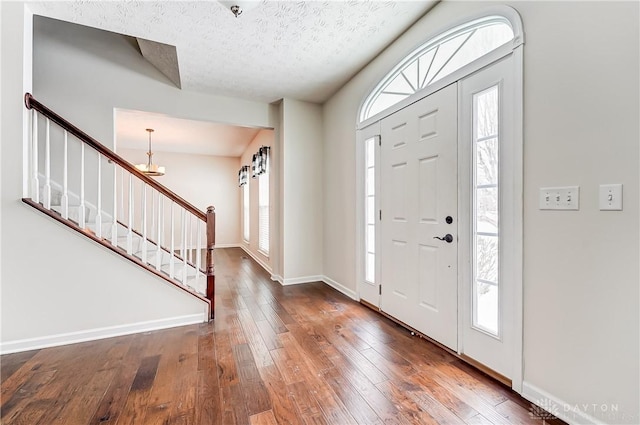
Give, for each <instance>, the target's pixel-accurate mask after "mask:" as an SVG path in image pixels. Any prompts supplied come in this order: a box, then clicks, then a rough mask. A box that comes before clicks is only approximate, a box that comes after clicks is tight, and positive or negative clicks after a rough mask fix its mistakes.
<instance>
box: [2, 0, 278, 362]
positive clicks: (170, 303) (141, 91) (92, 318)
mask: <svg viewBox="0 0 640 425" xmlns="http://www.w3.org/2000/svg"><path fill="white" fill-rule="evenodd" d="M0 7H2V26H1V28H0V31H1V34H2V36H1V40H2V51H1V54H2V64H1V66H2V69H1V71H2V72H1V74H2V77H1V78H2V125H1V128H2V130H1V131H2V133H1V134H2V146H1V149H2V156H1V158H2V170H1V172H2V182H1V184H2V192H1V196H2V220H3V221H2V229H1V234H2V241H1V244H2V249H1V255H2V257H1V263H2V270H1V278H2V282H1V285H2V288H1V289H2V300H1V310H2V312H1V318H2V329H1V330H2V335H1V337H0V338H1V342H2V347H0V350H4V351H6V350H13V349H25V348H29V347H34V346H39V345H44V344H50V343H60V342H63V341H70V340H77V339H82V338H84V337H96V336H104V335H107V334H109V333H111V334H113V333H119V332H120V333H122V332H128V331H131V330H135V329H136V327H137V329H143V328H149V327H161V326H169V325H172V324H176V323H180V322H182V323H185V322H188V321H193V320H201V319H202V318H204V314H203V313H204V305H203V304H202V303H201V302H200V301H198V300H196V299H195V298H192V297H190V296H188V295H186V294H184V293H183V292H182V291H180V290H178V289H175V288H174V287H172V286H170V285H168V284H166V283H164V281H163V280H161V279H158V278H155V277H153V276H152V275H150V274H148V273H146V272H144V271H143V270H139V269H138V268H136V267H135V266H133V265H131V264H129V263H128V262H127V261H126V260H124V259H122V258H121V257H119V256H116V255H114V254H111V253H109V251H106V250H105V249H104V248H102V247H100V246H98V245H96V244H95V243H93V242H91V241H89V240H85V239H83V238H82V237H81V236H79V235H76V234H75V233H74V232H72V231H70V230H67V229H66V228H64V227H61V226H60V225H58V224H57V223H55V222H53V221H52V220H50V219H48V218H46V217H44V216H42V215H41V214H40V213H38V212H36V211H35V210H32V209H30V208H29V207H27V206H25V205H24V204H23V203H22V202H21V201H20V198H21V197H22V196H23V192H22V181H23V179H22V173H23V166H22V161H23V152H22V150H23V143H22V137H23V116H24V115H25V108H24V104H23V94H24V92H25V91H31V92H32V93H34V95H35V96H36V98H38V99H39V100H40V101H42V102H43V103H45V104H47V105H48V106H50V107H52V108H53V109H54V110H56V111H57V112H59V113H60V114H61V115H63V116H65V117H66V118H68V119H69V120H70V121H72V122H73V123H75V124H76V125H77V126H79V127H80V128H82V129H83V130H85V131H86V132H88V133H89V134H90V135H92V136H94V137H95V138H97V139H98V140H100V141H102V142H103V143H104V144H106V145H107V146H112V145H113V137H114V125H113V116H114V108H116V107H120V108H125V109H130V110H143V111H149V112H157V113H165V114H170V115H173V116H177V117H182V118H189V119H198V120H211V121H215V122H222V123H230V124H242V125H248V126H259V127H267V126H271V124H270V123H271V122H272V121H274V122H276V123H277V122H278V118H277V117H275V116H274V115H273V114H272V111H271V109H270V105H269V104H264V103H259V102H251V101H246V100H239V99H232V98H227V97H221V96H208V95H203V94H199V93H192V92H187V91H181V90H179V89H177V88H175V86H172V85H171V84H170V83H169V82H167V81H166V79H165V77H163V76H162V75H160V74H159V72H158V71H157V70H155V68H154V67H153V66H152V65H150V64H148V63H147V62H146V61H144V60H143V59H142V58H141V57H139V54H138V53H137V52H136V51H135V49H133V48H132V47H131V45H130V44H128V43H127V42H126V41H124V40H123V39H122V38H121V37H118V36H116V35H113V34H108V33H101V32H97V31H95V30H91V29H86V28H75V29H73V30H71V29H70V26H66V25H65V26H60V25H54V24H52V22H51V21H47V20H45V19H43V18H39V21H38V23H37V24H36V25H35V28H34V33H33V37H34V41H33V67H34V68H33V87H32V85H31V58H32V53H31V38H30V37H31V34H32V30H31V23H30V22H31V21H30V18H29V19H28V20H27V22H26V24H25V22H24V9H25V6H24V4H22V3H19V2H2V3H1V4H0ZM270 114H271V115H270ZM158 159H159V158H158ZM236 171H237V170H236ZM234 176H235V174H234ZM236 205H237V202H236ZM236 216H237V214H236ZM194 318H195V319H194Z"/></svg>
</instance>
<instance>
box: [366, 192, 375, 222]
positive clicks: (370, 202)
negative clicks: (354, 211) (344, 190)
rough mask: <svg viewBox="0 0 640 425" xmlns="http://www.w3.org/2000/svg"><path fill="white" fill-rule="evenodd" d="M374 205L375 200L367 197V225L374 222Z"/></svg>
mask: <svg viewBox="0 0 640 425" xmlns="http://www.w3.org/2000/svg"><path fill="white" fill-rule="evenodd" d="M375 204H376V198H375V197H373V196H368V197H367V224H375V222H376V213H375Z"/></svg>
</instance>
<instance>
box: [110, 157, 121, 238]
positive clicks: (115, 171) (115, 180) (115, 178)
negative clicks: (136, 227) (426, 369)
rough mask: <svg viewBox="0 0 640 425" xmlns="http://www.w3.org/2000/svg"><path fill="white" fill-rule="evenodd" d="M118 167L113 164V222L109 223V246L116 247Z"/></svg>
mask: <svg viewBox="0 0 640 425" xmlns="http://www.w3.org/2000/svg"><path fill="white" fill-rule="evenodd" d="M118 206H119V203H118V166H117V165H116V163H115V162H114V163H113V220H112V223H111V245H113V246H117V245H118Z"/></svg>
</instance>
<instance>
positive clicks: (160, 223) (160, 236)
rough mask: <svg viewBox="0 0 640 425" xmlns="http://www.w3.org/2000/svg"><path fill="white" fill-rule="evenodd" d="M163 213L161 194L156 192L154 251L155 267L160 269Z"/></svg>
mask: <svg viewBox="0 0 640 425" xmlns="http://www.w3.org/2000/svg"><path fill="white" fill-rule="evenodd" d="M163 213H164V202H163V201H162V195H161V194H160V192H158V222H157V223H156V226H157V227H158V230H157V235H158V240H157V243H158V250H157V251H156V269H158V270H160V269H161V268H162V236H163V235H162V233H163V232H162V230H163V225H164V223H163V221H162V215H163Z"/></svg>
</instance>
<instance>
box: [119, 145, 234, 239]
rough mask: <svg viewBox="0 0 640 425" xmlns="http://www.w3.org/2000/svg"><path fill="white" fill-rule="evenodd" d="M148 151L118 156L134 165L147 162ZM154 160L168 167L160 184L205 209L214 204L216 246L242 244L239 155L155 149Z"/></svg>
mask: <svg viewBox="0 0 640 425" xmlns="http://www.w3.org/2000/svg"><path fill="white" fill-rule="evenodd" d="M146 152H147V151H145V150H139V149H118V155H120V156H122V157H123V158H124V159H126V160H127V161H129V162H131V163H134V164H139V163H145V162H146V160H147V153H146ZM153 162H154V164H159V165H162V166H164V167H165V168H166V169H167V172H166V174H165V175H164V176H162V177H156V178H155V179H156V180H157V181H158V183H160V184H162V185H164V186H166V187H167V188H169V189H170V190H171V191H173V192H174V193H176V194H178V195H180V196H181V197H182V198H184V199H185V200H186V201H187V202H189V203H190V204H192V205H193V206H195V207H197V208H199V209H200V210H201V211H207V207H208V206H210V205H213V206H214V207H215V208H216V246H218V247H225V246H238V245H239V241H240V220H239V217H240V209H239V202H240V201H239V193H238V190H237V189H238V179H237V173H238V168H240V159H239V158H238V157H226V156H213V155H195V154H184V153H174V152H156V151H154V153H153Z"/></svg>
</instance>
